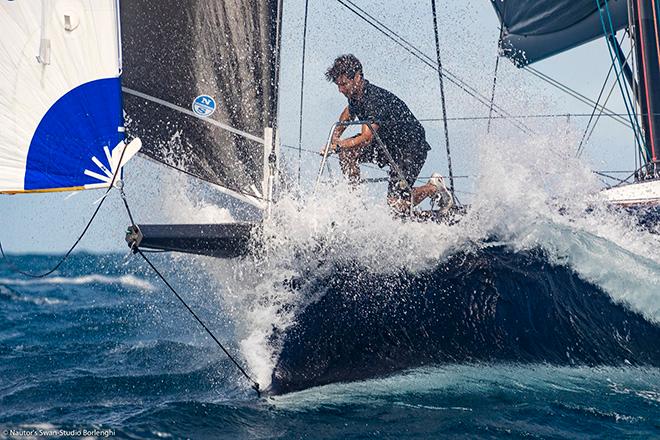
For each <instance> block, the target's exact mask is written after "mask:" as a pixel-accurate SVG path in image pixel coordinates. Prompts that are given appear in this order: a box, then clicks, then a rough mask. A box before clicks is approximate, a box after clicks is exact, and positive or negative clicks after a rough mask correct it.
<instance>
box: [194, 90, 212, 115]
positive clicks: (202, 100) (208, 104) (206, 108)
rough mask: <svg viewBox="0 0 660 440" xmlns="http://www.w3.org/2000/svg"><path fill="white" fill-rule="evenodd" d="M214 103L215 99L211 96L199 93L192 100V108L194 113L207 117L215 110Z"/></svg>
mask: <svg viewBox="0 0 660 440" xmlns="http://www.w3.org/2000/svg"><path fill="white" fill-rule="evenodd" d="M215 108H216V104H215V99H213V98H211V97H210V96H209V95H199V96H198V97H197V98H195V100H194V101H193V105H192V109H193V111H194V112H195V114H196V115H197V116H199V117H202V118H208V117H209V116H211V115H212V114H213V112H214V111H215Z"/></svg>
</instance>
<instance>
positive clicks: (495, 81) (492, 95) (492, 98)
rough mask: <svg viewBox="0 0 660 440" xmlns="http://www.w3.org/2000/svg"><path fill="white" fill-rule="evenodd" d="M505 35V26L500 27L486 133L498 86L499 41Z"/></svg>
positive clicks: (491, 116) (488, 128)
mask: <svg viewBox="0 0 660 440" xmlns="http://www.w3.org/2000/svg"><path fill="white" fill-rule="evenodd" d="M503 35H504V28H503V27H500V38H499V40H498V43H497V44H498V53H497V55H495V72H494V73H493V89H492V90H491V93H490V107H489V109H488V125H487V126H486V133H490V125H491V123H492V122H493V104H495V88H496V86H497V71H498V70H499V67H500V54H499V44H500V43H499V42H500V41H502V36H503Z"/></svg>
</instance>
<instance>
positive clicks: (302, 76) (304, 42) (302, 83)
mask: <svg viewBox="0 0 660 440" xmlns="http://www.w3.org/2000/svg"><path fill="white" fill-rule="evenodd" d="M308 11H309V0H305V20H304V23H303V40H302V60H301V68H300V69H301V72H300V124H299V127H298V188H300V168H301V166H302V132H303V104H304V96H305V95H304V93H305V49H306V46H307V14H308Z"/></svg>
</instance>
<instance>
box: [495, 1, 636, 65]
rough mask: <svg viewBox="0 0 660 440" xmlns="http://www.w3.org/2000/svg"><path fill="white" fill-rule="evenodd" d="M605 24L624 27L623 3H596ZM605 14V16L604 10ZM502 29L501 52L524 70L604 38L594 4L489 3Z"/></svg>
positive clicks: (625, 23)
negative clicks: (610, 20) (610, 21)
mask: <svg viewBox="0 0 660 440" xmlns="http://www.w3.org/2000/svg"><path fill="white" fill-rule="evenodd" d="M599 1H601V5H602V8H603V11H604V14H605V15H604V19H605V23H606V24H607V26H608V29H609V19H610V17H611V19H612V25H613V26H614V29H615V30H619V29H621V28H623V27H625V26H626V25H627V24H628V7H627V2H626V0H607V2H606V1H605V0H599ZM605 3H607V9H608V10H609V16H608V15H607V10H606V8H605ZM491 4H492V5H493V7H494V8H495V11H496V12H497V15H498V17H499V19H500V23H501V25H502V38H501V42H500V44H501V49H502V52H503V53H504V55H506V56H507V57H509V58H511V59H512V60H513V61H514V62H515V63H516V64H517V65H519V66H524V65H527V64H530V63H534V62H536V61H539V60H542V59H544V58H547V57H550V56H552V55H556V54H558V53H561V52H564V51H566V50H569V49H572V48H574V47H577V46H579V45H581V44H584V43H587V42H589V41H592V40H594V39H596V38H599V37H602V36H603V35H604V32H603V26H602V23H601V15H600V12H599V11H598V6H597V3H596V0H491Z"/></svg>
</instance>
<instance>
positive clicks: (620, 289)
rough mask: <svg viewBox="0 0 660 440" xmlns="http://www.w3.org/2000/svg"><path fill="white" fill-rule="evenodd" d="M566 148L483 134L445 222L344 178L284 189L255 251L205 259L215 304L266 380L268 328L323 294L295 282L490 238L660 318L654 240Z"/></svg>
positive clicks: (272, 345) (565, 138)
mask: <svg viewBox="0 0 660 440" xmlns="http://www.w3.org/2000/svg"><path fill="white" fill-rule="evenodd" d="M572 145H574V137H573V136H572V134H571V133H566V132H565V131H562V132H561V133H555V135H552V136H550V135H549V136H545V137H544V136H536V137H535V138H534V139H526V140H524V143H521V142H520V139H515V140H512V139H505V138H501V137H500V138H498V139H493V138H484V139H482V141H481V148H480V154H479V158H480V173H479V175H478V177H477V181H476V188H477V191H476V195H475V197H474V198H473V200H472V201H471V204H470V207H469V209H468V213H467V215H466V216H465V217H464V218H463V219H462V220H461V221H460V222H459V223H458V224H455V225H452V226H449V225H446V224H436V223H418V222H410V221H407V222H406V221H401V220H399V219H396V218H394V217H393V216H392V215H391V212H390V210H389V208H388V207H387V205H386V204H385V202H384V200H383V199H382V197H376V196H374V195H373V194H370V192H369V190H368V189H367V188H365V187H358V188H351V187H349V186H348V185H347V184H346V183H345V182H343V181H335V182H330V183H326V184H324V185H323V186H322V187H321V189H320V191H319V192H318V193H317V194H310V195H308V197H307V199H306V200H304V201H301V200H299V199H297V198H296V197H294V196H290V195H287V194H285V195H283V197H282V198H281V200H280V201H279V202H278V203H277V204H276V205H275V206H274V208H273V215H272V216H271V217H270V218H269V219H267V220H266V222H265V224H264V236H265V237H267V239H266V241H265V242H266V248H265V251H264V252H263V253H261V254H259V255H260V256H259V257H254V258H247V259H243V260H240V261H230V262H227V261H222V262H217V263H216V262H214V263H213V264H209V265H207V270H209V271H210V272H211V274H212V275H213V276H215V277H216V278H217V279H218V280H219V281H220V282H221V283H222V285H223V286H224V289H223V290H222V292H221V295H222V300H223V301H224V304H225V305H226V307H227V310H228V311H229V313H230V315H231V316H232V318H233V321H234V323H235V325H236V332H237V336H238V338H239V340H240V341H241V343H240V346H241V350H242V353H243V355H244V357H245V359H246V361H247V363H248V365H249V367H250V369H251V371H252V372H254V374H255V376H256V378H257V380H258V381H259V382H260V383H262V384H268V383H269V382H270V376H271V374H272V371H273V366H274V365H275V363H276V361H277V357H278V353H279V350H280V348H281V347H279V346H278V344H277V343H276V340H277V339H276V338H273V335H275V334H281V333H283V332H286V331H287V329H289V328H290V327H291V326H292V325H293V324H294V323H295V322H296V316H298V314H299V313H300V312H301V311H302V310H304V309H305V307H306V306H308V305H309V304H311V303H313V302H314V301H316V300H318V299H319V298H320V297H322V296H323V295H324V292H323V290H322V289H320V290H319V291H316V292H313V294H311V295H310V294H309V292H307V293H306V294H303V293H301V292H300V291H298V290H297V289H295V288H292V282H294V281H293V280H296V279H309V278H317V279H323V278H324V277H326V276H329V275H332V273H331V271H332V270H333V267H334V265H335V264H349V265H351V264H352V265H355V266H356V267H360V268H363V270H364V271H365V272H368V273H369V274H384V275H386V274H391V273H395V272H397V271H401V270H405V271H407V272H410V273H411V274H415V273H419V272H422V271H425V270H430V269H433V268H434V267H437V266H438V265H439V264H441V263H442V262H446V261H447V259H448V257H449V256H451V255H453V254H456V253H458V252H476V251H478V250H479V249H480V248H482V247H487V246H493V245H494V244H499V245H505V246H506V247H508V248H510V249H512V250H513V251H516V252H522V251H527V250H533V249H541V250H542V251H544V254H545V255H546V257H547V258H548V259H549V262H550V263H552V264H556V265H563V266H566V267H568V268H570V269H571V270H572V271H574V272H576V273H577V274H578V276H579V277H581V278H582V279H584V280H586V281H588V282H591V283H593V284H595V285H597V286H598V287H600V288H602V289H603V290H604V291H605V292H607V293H608V294H609V295H610V297H611V298H612V299H613V300H614V301H616V302H619V303H623V304H625V305H626V306H627V307H629V308H630V309H632V310H633V311H636V312H638V313H641V314H643V316H645V317H646V318H647V319H648V320H650V321H652V322H660V298H658V297H657V292H658V291H660V257H658V256H657V255H655V254H654V252H653V249H657V248H658V245H660V237H659V236H658V235H655V234H652V233H649V232H648V231H645V230H643V229H641V228H640V227H638V226H636V223H635V222H634V219H632V218H631V217H630V216H629V215H627V214H625V213H621V212H616V211H612V210H610V209H608V208H606V207H605V206H604V205H602V204H600V203H599V202H600V200H599V197H598V195H597V190H598V187H599V185H598V181H597V179H596V178H595V177H594V176H593V174H592V173H591V172H590V171H589V169H588V168H587V167H586V166H585V164H584V163H582V162H580V161H578V160H577V159H575V158H574V157H573V156H572V151H571V150H569V146H572ZM570 148H572V147H570ZM521 152H526V153H525V154H521ZM493 239H494V240H495V241H493ZM209 267H212V268H213V269H208V268H209Z"/></svg>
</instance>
